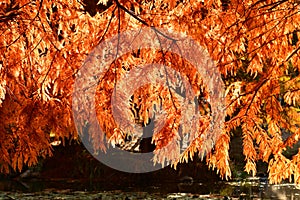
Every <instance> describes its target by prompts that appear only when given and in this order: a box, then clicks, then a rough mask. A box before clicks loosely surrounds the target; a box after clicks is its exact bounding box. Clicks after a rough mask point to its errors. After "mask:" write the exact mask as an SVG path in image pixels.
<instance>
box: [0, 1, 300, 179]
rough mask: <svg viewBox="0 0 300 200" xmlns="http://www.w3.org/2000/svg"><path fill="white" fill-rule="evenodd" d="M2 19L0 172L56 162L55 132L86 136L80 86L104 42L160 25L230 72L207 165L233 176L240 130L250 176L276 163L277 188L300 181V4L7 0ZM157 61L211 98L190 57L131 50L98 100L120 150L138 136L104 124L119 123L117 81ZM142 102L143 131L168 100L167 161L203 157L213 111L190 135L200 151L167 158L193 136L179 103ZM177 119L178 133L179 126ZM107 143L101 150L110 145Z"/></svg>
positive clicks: (158, 139)
mask: <svg viewBox="0 0 300 200" xmlns="http://www.w3.org/2000/svg"><path fill="white" fill-rule="evenodd" d="M0 24H1V27H0V141H1V143H0V155H1V157H0V171H1V172H6V173H7V172H9V170H10V168H12V169H14V170H19V171H21V170H22V167H23V165H24V164H26V165H29V166H30V165H33V164H35V163H37V159H38V157H40V156H42V157H45V156H49V155H51V150H52V148H51V144H50V135H54V134H55V137H56V138H61V139H65V138H69V139H70V138H72V139H77V138H78V135H77V132H76V130H75V125H74V121H73V117H72V88H73V84H74V81H75V77H76V74H77V73H78V70H79V69H80V67H81V66H82V64H83V61H84V60H85V58H86V57H87V55H88V54H89V53H90V52H91V50H92V49H93V48H94V47H95V46H97V45H98V44H99V43H100V42H101V41H103V40H105V39H107V38H110V37H112V36H114V35H116V34H118V33H121V32H124V31H126V30H130V29H136V28H137V27H157V28H166V29H171V30H174V31H177V32H182V33H185V34H186V35H188V36H190V37H192V38H193V39H194V40H195V41H197V42H198V43H199V44H200V45H201V46H202V47H204V48H205V49H206V50H207V52H208V53H209V55H210V57H211V58H212V59H213V60H214V61H215V64H216V66H217V69H218V71H219V72H220V73H221V74H222V78H223V81H224V84H225V86H226V93H225V95H226V115H227V117H226V122H225V124H224V127H223V129H222V132H221V133H220V137H219V138H218V140H217V141H216V143H215V146H214V149H213V151H211V152H208V154H207V155H206V161H207V164H208V165H209V166H210V167H212V168H217V169H218V172H219V173H220V175H221V176H222V177H225V178H229V177H230V176H231V172H230V167H229V154H228V150H229V143H230V137H231V135H232V131H233V130H234V129H236V128H238V127H239V128H241V130H242V137H243V154H244V155H245V159H246V165H245V170H246V171H247V172H248V173H252V174H254V175H255V173H256V161H258V160H262V161H264V162H267V163H268V165H269V166H268V170H269V178H270V180H271V182H280V181H282V180H284V179H289V180H290V181H292V180H293V181H294V182H296V183H300V152H299V151H298V152H297V153H296V154H295V155H292V156H290V157H287V156H286V155H285V154H284V152H285V151H286V149H287V148H289V147H294V146H297V142H298V141H299V136H300V75H299V70H300V57H299V54H300V51H299V49H300V42H299V37H300V29H299V24H300V2H299V1H297V0H282V1H273V0H253V1H252V0H246V1H241V0H215V1H211V0H207V1H206V0H205V1H202V2H201V1H196V0H190V1H179V0H178V1H174V0H167V1H166V0H164V1H162V0H153V1H147V0H145V1H141V0H135V1H134V0H130V1H128V0H100V1H99V2H97V1H86V0H81V1H79V0H69V1H63V0H56V1H50V0H41V1H29V0H19V1H13V0H12V1H10V0H4V1H2V2H1V3H0ZM153 30H154V31H155V30H156V29H153ZM137 54H138V55H137ZM174 60H176V62H174ZM154 61H155V62H163V63H167V64H169V65H170V66H172V67H173V68H176V69H178V70H179V71H180V70H181V72H182V73H184V74H186V76H187V77H189V80H191V81H190V84H191V85H192V86H193V88H196V89H195V91H196V94H197V98H198V99H201V98H208V97H209V94H208V93H207V92H206V90H205V88H204V86H203V80H202V78H201V77H200V76H198V75H197V73H194V72H193V70H192V69H191V67H190V66H189V65H188V64H187V63H184V61H183V60H182V59H181V58H179V57H174V55H172V54H168V53H167V52H158V51H156V52H153V51H150V50H147V49H141V50H140V51H138V52H132V54H130V55H125V56H123V57H121V58H119V59H117V60H116V61H115V62H114V63H113V64H111V66H110V67H109V70H108V72H107V75H106V79H105V81H101V82H99V86H98V89H97V93H96V102H97V104H96V110H97V116H98V119H99V122H100V123H101V126H102V127H104V130H105V133H106V135H107V136H108V138H110V141H111V142H112V143H116V144H121V143H122V142H124V141H125V138H126V137H127V136H126V135H125V134H124V132H122V131H120V130H118V129H116V124H115V123H114V122H113V121H111V120H103V119H110V118H111V114H112V113H111V111H109V110H110V100H111V99H110V97H109V94H111V92H112V89H113V87H114V82H115V80H116V79H118V78H119V77H120V75H122V74H124V73H125V72H126V70H127V71H128V70H131V69H133V68H134V67H135V66H137V65H141V64H144V63H151V62H154ZM199 102H200V100H199ZM128 103H129V102H128ZM131 103H134V105H136V106H137V107H138V108H139V109H138V116H139V119H138V120H140V121H141V123H144V124H147V123H148V120H149V118H151V116H152V115H153V113H151V112H152V111H149V110H150V109H149V108H150V107H152V106H153V105H154V104H157V105H164V106H165V109H166V110H167V111H168V113H169V115H168V117H167V119H168V123H169V124H167V125H166V126H165V128H164V129H162V131H160V132H159V133H157V134H155V135H154V136H153V138H152V139H153V142H154V143H155V145H156V149H155V151H154V152H155V154H156V161H157V162H164V161H165V160H170V161H171V162H173V163H174V164H175V165H176V163H177V162H184V161H187V160H188V157H193V156H194V154H196V153H199V151H201V148H202V147H201V145H202V142H203V141H202V137H201V135H202V134H205V131H206V127H207V125H208V124H209V120H210V118H209V114H207V113H209V111H206V110H205V109H204V107H205V106H199V110H200V111H201V112H202V111H203V109H204V111H205V112H203V113H204V116H206V117H204V118H203V119H201V120H202V121H201V122H202V125H201V127H198V128H197V132H195V133H191V134H190V136H189V140H190V142H191V143H190V145H189V147H188V148H187V149H186V151H184V152H183V153H182V154H181V155H180V156H181V157H180V158H179V159H175V160H174V159H173V158H174V157H173V155H172V152H175V151H177V150H176V148H177V147H176V146H172V148H171V149H170V150H171V151H160V149H161V148H162V147H163V146H165V144H167V143H168V141H169V140H170V138H172V137H179V138H180V137H183V135H182V134H181V133H180V132H179V131H178V130H177V128H176V124H177V125H178V123H179V122H178V121H176V119H177V118H178V115H180V113H179V112H177V108H180V105H177V104H178V103H177V102H176V99H175V98H173V97H172V93H171V92H170V90H169V89H168V88H160V87H154V86H151V85H146V86H144V87H143V88H142V89H141V90H138V91H136V93H135V95H134V97H133V99H132V102H131ZM174 103H175V104H176V105H175V104H174ZM199 104H200V105H203V102H200V103H199ZM103 110H105V111H106V112H102V111H103ZM205 113H206V114H205ZM135 117H136V116H134V115H133V116H131V118H130V116H129V119H131V120H133V121H134V120H135V119H134V118H135ZM171 123H173V125H174V124H175V126H168V125H170V124H171ZM82 124H84V121H82ZM91 131H92V130H91ZM94 134H96V133H94ZM103 142H104V141H101V140H100V141H99V146H98V148H102V149H105V148H106V147H105V146H104V145H103V144H104V143H103Z"/></svg>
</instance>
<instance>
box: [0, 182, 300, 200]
mask: <svg viewBox="0 0 300 200" xmlns="http://www.w3.org/2000/svg"><path fill="white" fill-rule="evenodd" d="M144 182H145V180H144ZM0 199H124V200H125V199H126V200H129V199H239V200H240V199H300V186H299V185H295V184H287V183H284V184H280V185H270V184H268V182H267V180H266V179H264V178H248V179H243V180H236V181H230V182H225V181H218V182H215V183H214V184H212V183H209V184H206V183H203V182H197V181H193V180H192V179H190V178H189V177H187V178H185V179H183V180H181V181H178V182H163V183H157V184H148V185H147V184H141V182H139V183H137V182H127V183H124V182H123V183H115V182H114V183H109V182H99V181H88V180H75V179H67V180H20V179H17V180H2V181H0Z"/></svg>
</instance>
